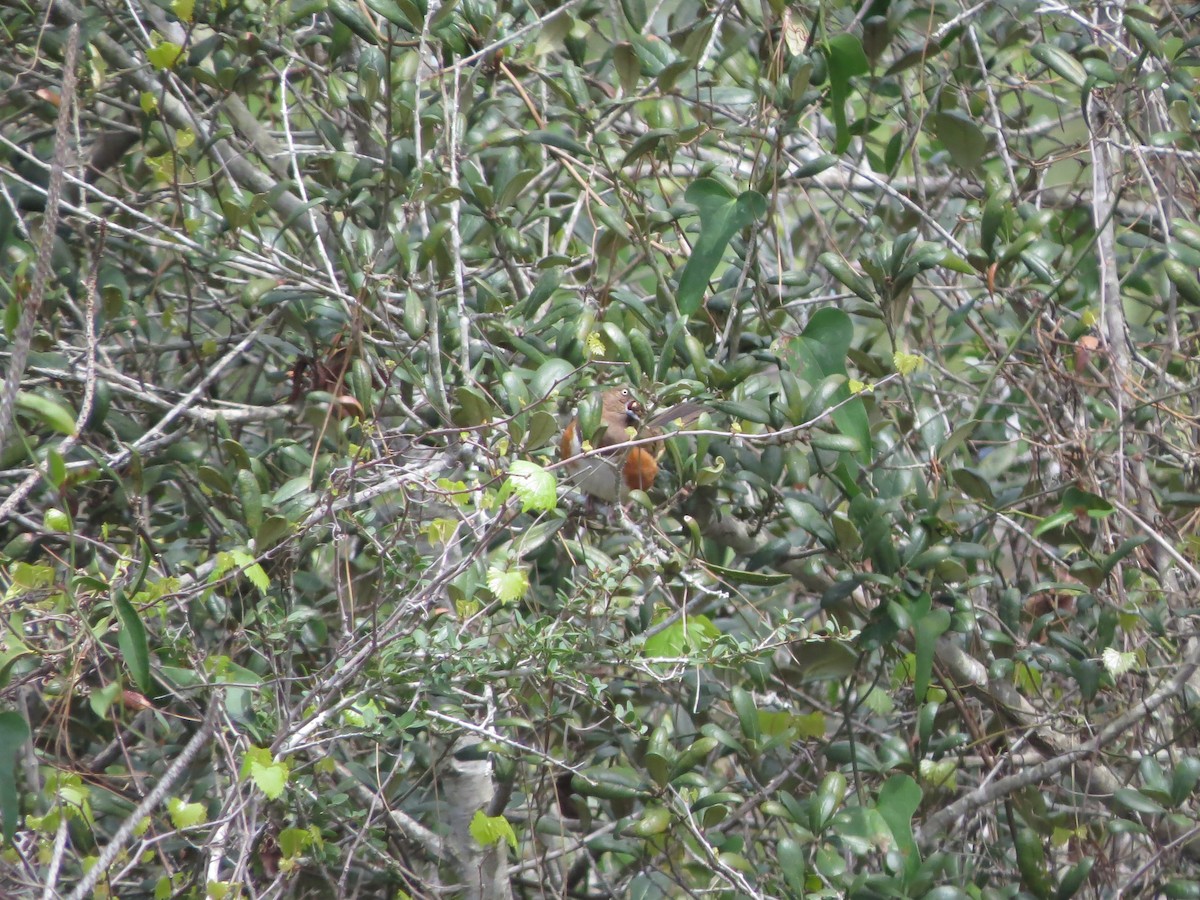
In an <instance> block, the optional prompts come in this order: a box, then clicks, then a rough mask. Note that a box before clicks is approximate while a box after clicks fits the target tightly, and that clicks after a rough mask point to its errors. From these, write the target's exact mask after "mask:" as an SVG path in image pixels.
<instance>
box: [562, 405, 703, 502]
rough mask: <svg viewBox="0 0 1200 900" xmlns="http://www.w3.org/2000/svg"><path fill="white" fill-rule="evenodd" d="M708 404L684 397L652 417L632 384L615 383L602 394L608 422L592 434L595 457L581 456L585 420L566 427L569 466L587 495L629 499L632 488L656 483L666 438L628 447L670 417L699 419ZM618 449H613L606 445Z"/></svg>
mask: <svg viewBox="0 0 1200 900" xmlns="http://www.w3.org/2000/svg"><path fill="white" fill-rule="evenodd" d="M703 411H704V407H703V406H702V405H700V404H699V403H693V402H690V401H689V402H684V403H677V404H676V405H674V406H672V407H670V408H668V409H666V410H664V411H663V412H661V413H658V414H657V415H655V416H654V417H653V418H651V419H649V420H646V411H645V409H644V408H643V407H642V404H641V403H639V402H638V401H637V399H636V398H635V397H634V396H633V392H632V391H631V390H630V389H629V388H612V389H610V390H607V391H605V392H604V393H602V394H601V395H600V421H601V424H602V427H601V428H600V429H599V431H598V433H597V434H596V435H593V436H592V437H591V441H592V445H593V446H592V448H591V449H594V450H599V451H601V452H600V453H597V454H596V455H594V456H587V457H584V458H583V459H576V457H578V456H579V455H580V454H581V453H583V452H584V448H583V441H584V437H583V436H582V435H580V433H579V432H580V429H579V420H578V419H572V420H571V421H570V422H568V423H567V427H566V428H565V429H563V434H562V441H561V443H560V444H559V452H560V454H561V457H562V459H564V460H566V469H567V471H568V473H570V475H571V479H572V481H573V482H574V484H575V485H576V486H577V487H578V488H579V489H580V490H581V491H583V492H584V493H585V494H589V495H590V496H592V497H595V498H596V499H597V500H604V501H607V502H609V503H614V502H617V501H618V500H624V499H625V498H626V497H627V496H628V495H629V492H630V491H644V490H647V489H648V488H649V487H650V485H652V484H654V477H655V476H656V475H657V474H658V457H659V456H660V455H662V450H663V445H662V443H661V442H658V443H653V444H638V445H637V446H635V447H624V446H621V445H624V444H627V443H629V442H630V441H633V440H637V439H639V438H647V437H657V436H659V435H661V434H662V430H661V428H660V426H662V425H664V424H666V423H667V422H673V421H677V420H678V421H681V422H682V423H684V424H686V423H688V422H692V421H695V420H696V419H697V418H699V416H700V413H702V412H703ZM606 448H613V449H606Z"/></svg>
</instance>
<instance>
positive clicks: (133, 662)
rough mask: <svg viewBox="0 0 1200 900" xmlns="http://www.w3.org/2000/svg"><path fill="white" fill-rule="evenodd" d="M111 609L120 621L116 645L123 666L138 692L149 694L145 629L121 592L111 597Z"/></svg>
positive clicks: (147, 646)
mask: <svg viewBox="0 0 1200 900" xmlns="http://www.w3.org/2000/svg"><path fill="white" fill-rule="evenodd" d="M113 607H114V608H115V609H116V611H117V618H118V619H120V621H121V630H120V631H118V632H117V645H118V646H119V647H120V648H121V656H122V657H123V658H124V660H125V665H126V666H128V667H129V674H131V675H132V676H133V680H134V682H135V683H136V684H137V686H138V690H140V691H141V692H142V693H144V694H145V693H149V692H150V687H151V685H150V648H149V645H148V644H147V642H146V628H145V626H144V625H142V620H141V619H140V618H139V617H138V614H137V610H136V609H134V608H133V604H132V603H130V602H129V600H128V598H126V596H125V593H124V592H123V591H121V590H118V591H117V592H116V594H114V595H113Z"/></svg>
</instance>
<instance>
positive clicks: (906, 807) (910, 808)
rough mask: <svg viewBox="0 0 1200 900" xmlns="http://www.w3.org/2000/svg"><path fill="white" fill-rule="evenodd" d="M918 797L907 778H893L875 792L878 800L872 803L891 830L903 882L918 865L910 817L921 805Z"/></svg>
mask: <svg viewBox="0 0 1200 900" xmlns="http://www.w3.org/2000/svg"><path fill="white" fill-rule="evenodd" d="M921 796H922V791H921V788H920V786H919V785H918V784H917V783H916V782H915V781H913V779H912V777H911V776H909V775H893V776H892V777H891V778H889V779H888V780H887V781H886V782H884V785H883V787H882V788H880V789H879V797H878V799H877V800H876V802H875V808H876V809H877V810H879V814H880V815H881V816H882V817H883V820H884V821H885V822H887V826H888V828H890V829H891V830H892V838H893V839H894V840H895V842H896V846H897V847H898V848H899V850H900V852H901V853H903V854H904V856H905V864H904V871H905V877H906V879H908V878H911V877H912V876H913V875H914V874H915V873H916V871H917V869H918V868H920V865H921V857H920V853H919V851H918V850H917V842H916V841H915V840H914V839H913V831H912V817H913V814H914V813H915V812H916V811H917V807H918V806H920V805H921Z"/></svg>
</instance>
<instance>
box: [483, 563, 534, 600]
mask: <svg viewBox="0 0 1200 900" xmlns="http://www.w3.org/2000/svg"><path fill="white" fill-rule="evenodd" d="M487 584H488V590H490V591H491V592H492V593H493V594H495V595H496V599H497V600H499V601H500V602H501V603H515V602H516V601H518V600H520V599H521V598H522V597H524V596H525V594H526V593H527V592H528V591H529V572H528V571H526V570H525V569H521V568H516V569H500V568H492V569H488V574H487Z"/></svg>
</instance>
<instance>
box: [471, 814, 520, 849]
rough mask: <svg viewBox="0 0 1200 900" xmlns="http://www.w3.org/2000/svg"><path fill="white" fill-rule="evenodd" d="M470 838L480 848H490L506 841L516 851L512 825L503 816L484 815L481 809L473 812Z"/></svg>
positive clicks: (515, 839) (515, 838)
mask: <svg viewBox="0 0 1200 900" xmlns="http://www.w3.org/2000/svg"><path fill="white" fill-rule="evenodd" d="M471 837H473V838H475V840H476V842H477V843H478V844H479V846H481V847H491V846H492V845H493V844H495V843H497V842H498V841H507V842H508V845H509V846H510V847H512V848H513V849H514V850H516V849H517V835H516V833H515V832H514V831H513V827H512V825H510V824H509V822H508V819H506V818H504V816H489V815H485V814H484V812H483V810H482V809H477V810H475V815H474V816H472V817H471Z"/></svg>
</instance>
